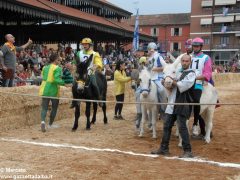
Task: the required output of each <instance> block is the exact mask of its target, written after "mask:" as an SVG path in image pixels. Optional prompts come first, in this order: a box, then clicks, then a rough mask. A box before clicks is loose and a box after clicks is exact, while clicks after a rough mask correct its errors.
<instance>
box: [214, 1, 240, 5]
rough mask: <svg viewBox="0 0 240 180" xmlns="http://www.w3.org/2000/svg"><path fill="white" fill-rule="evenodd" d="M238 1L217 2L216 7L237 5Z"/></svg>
mask: <svg viewBox="0 0 240 180" xmlns="http://www.w3.org/2000/svg"><path fill="white" fill-rule="evenodd" d="M236 2H237V0H215V6H225V5H233V4H236Z"/></svg>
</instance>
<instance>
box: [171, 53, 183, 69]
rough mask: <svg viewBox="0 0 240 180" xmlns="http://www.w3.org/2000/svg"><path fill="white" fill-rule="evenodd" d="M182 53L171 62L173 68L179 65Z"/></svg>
mask: <svg viewBox="0 0 240 180" xmlns="http://www.w3.org/2000/svg"><path fill="white" fill-rule="evenodd" d="M182 56H183V55H182V54H181V55H180V56H178V57H177V59H176V60H175V61H174V62H173V65H174V67H175V68H177V66H178V65H179V63H180V62H181V59H182Z"/></svg>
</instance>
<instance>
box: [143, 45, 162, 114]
mask: <svg viewBox="0 0 240 180" xmlns="http://www.w3.org/2000/svg"><path fill="white" fill-rule="evenodd" d="M147 49H148V54H149V58H148V66H149V68H150V69H151V77H152V78H151V79H152V81H153V82H154V83H155V84H156V85H157V87H158V100H159V102H163V101H164V99H163V96H162V94H163V93H165V90H164V87H163V85H162V83H161V81H162V79H163V66H164V65H165V64H166V62H165V61H164V59H163V58H162V56H161V55H160V54H159V53H158V52H157V45H156V44H155V43H154V42H150V43H149V44H148V47H147ZM164 109H165V107H164V106H163V105H161V110H162V111H164Z"/></svg>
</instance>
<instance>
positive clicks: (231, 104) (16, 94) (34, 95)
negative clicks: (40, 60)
mask: <svg viewBox="0 0 240 180" xmlns="http://www.w3.org/2000/svg"><path fill="white" fill-rule="evenodd" d="M0 93H3V94H8V95H14V96H27V97H35V98H49V99H59V100H69V101H72V100H74V101H79V102H96V103H119V104H153V105H182V106H183V105H221V106H222V105H228V106H239V105H240V102H238V103H234V102H231V103H150V102H120V101H102V100H90V99H74V98H68V97H48V96H39V95H36V94H22V93H14V92H4V91H0Z"/></svg>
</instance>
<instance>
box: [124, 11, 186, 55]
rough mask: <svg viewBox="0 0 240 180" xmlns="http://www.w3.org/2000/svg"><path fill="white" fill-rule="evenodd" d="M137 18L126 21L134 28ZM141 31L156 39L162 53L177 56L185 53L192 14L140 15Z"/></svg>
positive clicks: (133, 17)
mask: <svg viewBox="0 0 240 180" xmlns="http://www.w3.org/2000/svg"><path fill="white" fill-rule="evenodd" d="M135 18H136V17H135V16H132V18H131V19H130V20H126V21H127V22H128V23H129V24H130V25H131V26H134V23H135ZM139 30H140V32H141V31H143V32H146V33H148V34H151V35H152V36H153V37H155V38H156V42H157V43H158V46H159V49H160V51H162V52H171V53H173V54H174V55H175V56H176V55H178V54H179V53H181V52H184V51H185V49H184V43H185V41H186V40H187V39H188V38H189V36H190V35H189V34H190V14H189V13H181V14H157V15H140V16H139Z"/></svg>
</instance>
